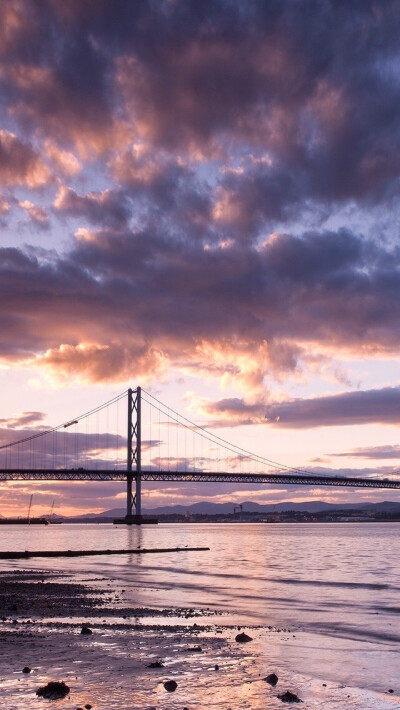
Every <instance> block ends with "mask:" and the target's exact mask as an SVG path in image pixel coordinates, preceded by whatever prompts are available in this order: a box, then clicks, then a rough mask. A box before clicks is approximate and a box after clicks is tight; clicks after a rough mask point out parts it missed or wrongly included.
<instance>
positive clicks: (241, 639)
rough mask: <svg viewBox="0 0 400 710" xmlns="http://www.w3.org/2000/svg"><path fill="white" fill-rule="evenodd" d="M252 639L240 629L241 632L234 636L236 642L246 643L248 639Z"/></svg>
mask: <svg viewBox="0 0 400 710" xmlns="http://www.w3.org/2000/svg"><path fill="white" fill-rule="evenodd" d="M252 640H253V639H252V638H251V636H248V635H247V634H245V633H244V631H242V633H241V634H238V635H237V636H236V638H235V641H237V642H238V643H248V642H249V641H252Z"/></svg>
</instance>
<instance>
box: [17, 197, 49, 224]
mask: <svg viewBox="0 0 400 710" xmlns="http://www.w3.org/2000/svg"><path fill="white" fill-rule="evenodd" d="M19 206H20V207H21V208H22V209H23V210H24V211H25V213H26V215H27V217H28V219H29V220H31V221H32V222H34V223H35V224H36V225H37V226H38V227H41V228H42V229H48V227H49V217H48V214H47V212H46V209H45V208H44V207H41V206H40V205H35V204H34V203H33V202H31V201H30V200H24V201H23V202H20V203H19Z"/></svg>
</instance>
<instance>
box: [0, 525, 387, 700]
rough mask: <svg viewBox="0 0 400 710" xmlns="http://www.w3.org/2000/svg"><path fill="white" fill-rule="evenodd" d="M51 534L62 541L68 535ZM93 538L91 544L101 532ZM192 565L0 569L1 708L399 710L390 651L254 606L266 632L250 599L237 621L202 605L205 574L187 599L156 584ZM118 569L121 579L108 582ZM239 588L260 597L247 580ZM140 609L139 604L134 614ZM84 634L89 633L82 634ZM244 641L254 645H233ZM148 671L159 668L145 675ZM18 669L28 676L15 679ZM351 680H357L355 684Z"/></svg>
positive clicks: (28, 564)
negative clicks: (53, 687)
mask: <svg viewBox="0 0 400 710" xmlns="http://www.w3.org/2000/svg"><path fill="white" fill-rule="evenodd" d="M73 532H74V531H72V532H71V533H70V534H73ZM106 532H107V530H106ZM217 532H218V531H217ZM217 532H215V531H213V534H214V535H217ZM172 533H173V531H172V530H171V532H170V533H169V535H170V536H171V535H172ZM283 533H284V531H283V530H282V531H281V538H282V539H283V538H284V534H283ZM21 534H22V533H21ZM49 534H51V532H50V533H49ZM57 534H58V535H61V534H63V535H66V534H67V530H66V529H64V531H63V532H61V531H57ZM93 534H94V535H95V536H96V537H97V539H98V537H99V535H100V534H101V531H100V530H96V531H94V533H93ZM121 534H126V533H121ZM145 534H146V533H145ZM152 534H153V533H152ZM219 534H220V535H221V534H222V531H221V532H219ZM352 534H354V533H352ZM148 535H149V536H150V533H148ZM177 535H178V536H179V535H182V531H181V530H178V531H177ZM175 537H176V536H175ZM226 544H227V545H228V544H230V543H228V542H227V543H226ZM215 545H217V537H216V538H215ZM191 554H192V555H194V554H195V553H185V558H184V559H183V560H182V559H181V557H182V556H181V557H180V556H179V553H175V557H174V556H173V554H171V555H169V556H168V560H166V557H165V556H163V555H162V554H160V555H159V556H157V561H155V559H154V558H155V557H156V556H155V555H151V556H148V558H149V557H151V558H152V560H151V562H150V561H149V560H148V559H147V560H144V559H143V558H144V557H145V556H144V555H143V556H142V560H141V563H140V564H138V563H137V562H136V563H135V564H133V562H130V564H128V562H127V560H120V559H119V558H118V556H117V555H115V557H113V556H112V557H111V558H110V559H111V561H112V562H113V565H114V567H112V566H111V567H110V566H105V567H104V568H102V567H101V565H100V564H99V562H98V561H97V562H96V564H94V563H93V561H92V563H91V564H90V563H89V562H88V560H85V558H77V559H76V560H75V561H74V562H73V563H72V562H71V564H73V565H74V568H73V569H69V568H68V567H67V566H66V564H67V563H66V561H65V560H62V562H61V561H58V562H57V561H54V560H52V561H51V565H52V569H49V568H46V567H45V566H44V565H43V560H36V561H34V560H32V561H29V560H24V561H21V560H19V561H18V562H17V563H14V564H11V563H10V562H8V563H7V564H8V566H7V568H6V567H3V568H2V569H3V571H2V572H1V574H0V590H1V591H0V603H1V611H0V690H1V696H2V699H3V704H4V707H5V708H7V710H20V709H21V708H24V709H25V708H27V709H28V710H30V709H31V708H36V709H38V710H42V708H43V709H44V708H49V707H56V708H60V710H67V708H68V710H72V709H74V710H77V708H84V707H85V706H87V705H91V706H92V708H94V709H96V708H99V709H101V710H106V709H107V710H111V709H114V708H115V710H132V708H144V709H146V708H147V709H150V708H157V709H160V710H168V709H171V708H176V709H178V708H179V709H180V710H183V708H185V707H186V708H189V709H191V708H197V709H202V708H221V710H228V709H229V708H231V710H235V709H236V708H254V709H255V710H261V709H262V708H263V709H265V708H267V710H268V709H271V710H274V709H275V710H276V708H279V707H282V708H284V707H286V703H285V702H284V701H283V700H282V699H280V698H279V696H280V695H283V696H284V694H285V693H286V692H287V691H289V692H290V693H292V694H294V695H295V696H297V697H298V698H299V699H301V700H302V701H303V702H302V704H301V707H304V708H310V709H311V710H317V709H318V710H320V708H321V707H322V706H323V707H327V708H331V709H332V710H336V709H340V710H344V709H345V708H346V709H347V708H354V709H357V710H366V708H368V710H370V709H371V710H375V709H376V710H384V709H385V708H398V707H400V697H399V693H398V688H396V687H395V685H394V684H393V685H392V684H391V685H389V678H395V674H394V673H393V672H392V670H391V667H390V666H388V667H386V668H385V667H384V666H383V665H382V661H381V660H380V659H382V658H384V657H387V659H388V661H389V660H390V658H392V660H393V662H394V663H395V658H394V657H393V653H396V648H397V645H396V644H397V642H396V641H394V640H393V641H392V642H391V641H390V639H388V638H384V639H381V640H377V639H365V640H361V641H360V638H358V639H356V638H352V637H351V636H352V635H353V636H354V634H350V633H347V634H346V633H344V631H343V628H341V630H340V629H339V630H338V631H337V632H336V633H324V634H322V633H321V634H319V635H318V636H316V634H315V633H314V632H311V629H310V628H309V627H308V626H307V624H304V625H302V624H301V623H299V620H297V621H296V622H295V623H294V620H293V608H291V611H290V613H289V607H290V606H292V607H293V605H290V604H289V601H288V600H287V601H286V602H285V604H286V606H287V608H288V612H287V614H286V619H287V621H288V623H285V617H284V615H283V614H282V613H280V614H279V617H280V620H279V622H278V620H277V616H278V615H277V613H276V610H275V611H273V608H272V607H273V604H272V602H270V606H271V614H270V615H269V616H268V615H267V614H266V613H265V608H266V607H265V606H264V607H263V608H264V612H263V615H264V623H263V621H262V614H260V615H259V616H258V618H257V619H256V618H253V620H251V616H252V615H251V613H250V608H251V607H252V606H254V604H256V605H257V606H258V608H261V604H260V602H258V603H257V601H255V602H254V601H253V602H250V601H249V600H248V614H247V619H246V615H245V613H244V607H241V608H240V610H239V611H238V613H236V614H234V613H233V610H232V608H228V605H227V604H224V603H223V598H222V596H220V597H219V603H218V604H217V603H215V604H209V603H207V593H206V592H207V590H206V588H204V592H203V593H202V585H203V584H205V582H206V580H205V578H204V576H203V575H201V576H202V579H201V580H200V581H199V584H197V585H196V587H195V588H191V589H190V592H188V589H186V593H183V592H182V589H183V587H184V584H183V583H182V582H181V584H180V587H181V590H180V589H179V585H177V584H176V580H175V583H174V584H173V585H172V587H173V589H172V588H170V589H168V584H167V582H166V578H165V576H164V575H163V574H161V573H160V572H159V571H158V572H157V575H158V577H159V582H158V584H156V582H155V577H154V569H153V568H158V570H159V569H160V568H162V567H163V565H165V571H166V572H167V571H168V569H169V570H170V575H171V579H174V575H175V576H176V575H177V571H176V570H177V569H178V568H179V565H181V570H182V572H184V571H185V569H186V572H187V571H188V566H190V567H192V568H197V570H198V572H200V569H203V568H204V567H205V566H206V565H207V564H210V557H208V558H205V557H203V558H197V559H196V558H194V557H193V556H192V557H191V556H190V555H191ZM201 554H203V555H207V554H209V553H201ZM211 554H212V553H211ZM211 559H214V562H215V558H211ZM68 563H69V561H68ZM4 564H5V563H4ZM118 565H120V566H121V569H123V570H124V572H123V574H122V572H121V571H120V572H118V574H117V573H116V571H115V570H117V569H119V568H118ZM101 569H103V570H104V573H103V574H101V573H100V570H101ZM127 570H128V571H127ZM192 571H193V569H192ZM146 579H147V584H146ZM230 583H231V586H232V588H233V587H236V589H239V588H240V585H239V584H238V582H237V581H236V582H235V581H233V580H231V582H230ZM248 583H249V589H250V591H251V586H252V585H253V594H254V597H257V596H258V595H257V594H256V591H257V590H255V589H254V581H253V580H252V578H251V577H250V576H249V578H248ZM186 586H187V585H186ZM292 586H293V585H292ZM294 586H296V585H294ZM258 591H260V590H258ZM346 593H347V592H346ZM376 593H377V594H379V590H378V592H375V594H376ZM248 596H249V599H250V594H249V595H248ZM196 597H197V599H198V603H197V604H196V603H195V599H196ZM189 598H190V603H187V602H188V601H189ZM135 599H136V600H137V603H134V601H135ZM145 599H147V601H148V603H147V604H143V601H144V600H145ZM168 600H169V603H166V602H168ZM205 600H206V601H205ZM208 601H209V600H208ZM289 617H292V618H291V619H290V620H289ZM83 627H86V628H88V629H89V630H90V631H91V633H82V628H83ZM375 629H376V633H377V636H378V637H379V631H381V632H382V633H381V635H383V636H385V634H384V633H383V632H384V629H383V626H382V628H381V629H380V630H379V624H378V623H376V627H375ZM242 633H245V634H246V635H248V636H249V637H250V638H251V640H250V641H248V642H247V643H240V642H238V641H236V637H237V636H238V635H239V634H242ZM393 634H394V632H393ZM386 636H388V634H386ZM390 643H391V644H392V646H391V649H392V653H389V646H388V644H390ZM318 644H319V646H318ZM374 654H378V655H376V656H374ZM379 654H380V655H379ZM382 654H383V655H382ZM340 656H342V657H343V665H344V666H346V667H348V675H347V676H346V672H345V671H344V670H343V668H342V667H340V666H339V665H338V663H337V659H338V658H339V657H340ZM371 657H372V660H371ZM396 657H397V656H396ZM155 662H159V667H154V668H150V667H149V666H150V664H154V663H155ZM368 662H369V663H372V664H373V665H374V666H375V674H374V676H372V674H371V671H370V667H368V669H367V674H368V677H369V682H368V683H364V682H363V678H365V675H363V674H365V672H366V671H365V668H366V664H367V663H368ZM26 667H28V668H29V669H30V672H28V673H24V672H23V669H24V668H26ZM363 668H364V670H363ZM272 673H275V674H276V676H277V677H278V681H277V684H276V686H273V685H271V684H270V683H269V682H267V681H266V680H265V679H266V678H267V677H268V676H269V675H270V674H272ZM357 673H360V674H361V676H360V680H359V681H358V680H357V678H358V676H357ZM171 680H173V681H175V682H176V684H177V686H176V689H175V690H174V691H173V692H168V690H166V688H165V686H164V683H166V682H167V681H171ZM51 681H64V682H65V683H66V685H67V686H68V688H69V693H68V695H66V697H65V698H63V699H59V700H47V699H45V698H42V697H38V696H37V695H36V691H37V690H38V689H39V688H42V687H45V686H46V684H47V683H49V682H51ZM389 690H393V692H392V693H390V692H389ZM298 705H299V706H300V704H298ZM293 706H295V707H297V703H293Z"/></svg>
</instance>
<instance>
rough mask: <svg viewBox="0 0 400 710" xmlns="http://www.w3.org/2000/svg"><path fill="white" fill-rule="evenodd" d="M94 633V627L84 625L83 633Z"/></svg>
mask: <svg viewBox="0 0 400 710" xmlns="http://www.w3.org/2000/svg"><path fill="white" fill-rule="evenodd" d="M92 633H93V631H92V629H89V627H88V626H82V628H81V634H92Z"/></svg>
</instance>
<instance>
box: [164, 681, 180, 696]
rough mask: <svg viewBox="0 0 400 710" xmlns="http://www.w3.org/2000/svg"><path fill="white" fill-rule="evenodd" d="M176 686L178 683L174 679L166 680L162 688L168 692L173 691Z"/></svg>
mask: <svg viewBox="0 0 400 710" xmlns="http://www.w3.org/2000/svg"><path fill="white" fill-rule="evenodd" d="M177 687H178V683H176V681H174V680H166V681H165V683H164V688H165V690H167V691H168V693H173V692H174V691H175V690H176V689H177Z"/></svg>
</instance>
